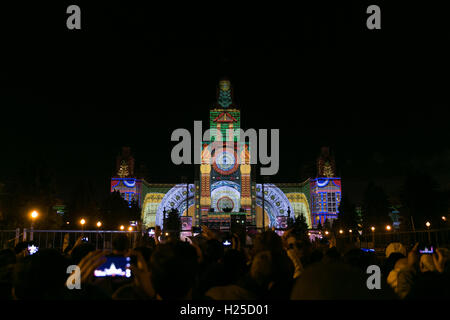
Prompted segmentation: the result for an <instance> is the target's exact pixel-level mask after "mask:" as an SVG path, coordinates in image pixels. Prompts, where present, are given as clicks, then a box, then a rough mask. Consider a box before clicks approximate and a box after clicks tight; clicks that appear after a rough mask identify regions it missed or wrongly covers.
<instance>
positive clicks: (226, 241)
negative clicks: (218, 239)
mask: <svg viewBox="0 0 450 320" xmlns="http://www.w3.org/2000/svg"><path fill="white" fill-rule="evenodd" d="M230 244H231V242H230V241H228V240H225V241H224V242H223V245H224V246H229V245H230Z"/></svg>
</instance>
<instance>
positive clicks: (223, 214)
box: [198, 79, 252, 227]
mask: <svg viewBox="0 0 450 320" xmlns="http://www.w3.org/2000/svg"><path fill="white" fill-rule="evenodd" d="M209 119H210V139H209V140H210V141H204V142H203V151H202V156H201V160H202V163H201V165H200V186H199V188H200V205H199V211H200V212H199V213H198V215H199V217H200V219H201V222H202V223H207V224H209V225H211V226H212V227H221V226H223V227H226V225H227V224H229V221H230V219H231V218H230V216H231V215H232V214H233V213H238V212H243V213H245V214H246V215H247V222H250V223H251V221H252V212H251V211H252V210H251V207H252V198H251V176H250V175H251V166H250V153H249V150H248V145H246V144H245V143H244V144H243V145H241V144H240V136H239V129H240V110H239V109H238V108H237V106H236V104H235V102H234V99H233V88H232V86H231V83H230V81H229V80H228V79H223V80H220V81H219V85H218V88H217V100H216V103H215V105H214V106H213V107H212V108H211V110H210V112H209Z"/></svg>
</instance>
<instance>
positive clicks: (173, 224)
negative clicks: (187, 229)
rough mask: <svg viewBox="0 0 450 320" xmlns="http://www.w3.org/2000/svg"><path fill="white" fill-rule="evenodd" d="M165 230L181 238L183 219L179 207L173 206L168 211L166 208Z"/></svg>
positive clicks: (172, 235)
mask: <svg viewBox="0 0 450 320" xmlns="http://www.w3.org/2000/svg"><path fill="white" fill-rule="evenodd" d="M163 226H164V232H168V233H169V234H170V236H171V237H173V238H177V239H178V238H179V235H180V231H181V219H180V214H179V212H178V210H177V209H175V208H172V209H171V210H170V211H169V212H168V213H166V212H165V210H164V221H163Z"/></svg>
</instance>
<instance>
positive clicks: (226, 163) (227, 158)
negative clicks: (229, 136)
mask: <svg viewBox="0 0 450 320" xmlns="http://www.w3.org/2000/svg"><path fill="white" fill-rule="evenodd" d="M236 159H237V157H236V152H235V151H234V150H230V149H225V150H224V151H222V152H221V153H219V154H218V155H217V156H215V157H214V162H213V167H214V170H216V171H217V172H218V173H220V174H223V175H229V174H232V173H233V172H235V171H236V169H237V168H238V161H237V160H236Z"/></svg>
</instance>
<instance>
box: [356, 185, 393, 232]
mask: <svg viewBox="0 0 450 320" xmlns="http://www.w3.org/2000/svg"><path fill="white" fill-rule="evenodd" d="M362 209H363V220H364V227H365V228H367V229H368V228H370V227H371V226H375V227H377V228H378V230H380V228H381V229H384V226H386V225H387V224H391V223H392V220H391V218H390V217H389V212H390V204H389V201H388V197H387V195H386V193H385V192H384V190H383V188H381V187H379V186H377V185H375V183H374V182H372V181H371V182H369V184H368V186H367V188H366V190H365V192H364V197H363V205H362Z"/></svg>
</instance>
